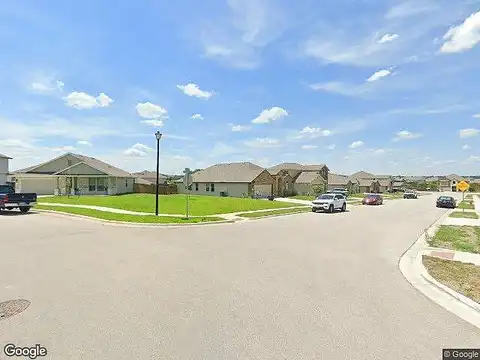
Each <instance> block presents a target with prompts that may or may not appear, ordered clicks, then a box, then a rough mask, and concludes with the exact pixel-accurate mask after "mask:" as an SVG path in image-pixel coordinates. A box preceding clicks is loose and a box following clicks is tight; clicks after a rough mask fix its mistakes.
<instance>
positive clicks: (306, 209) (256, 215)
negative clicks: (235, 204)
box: [238, 207, 312, 218]
mask: <svg viewBox="0 0 480 360" xmlns="http://www.w3.org/2000/svg"><path fill="white" fill-rule="evenodd" d="M310 211H312V209H311V208H310V207H304V208H297V209H284V210H269V211H258V212H253V213H242V214H238V216H240V217H245V218H261V217H265V216H282V215H288V214H298V213H304V212H310Z"/></svg>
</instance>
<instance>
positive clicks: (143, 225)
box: [34, 209, 238, 228]
mask: <svg viewBox="0 0 480 360" xmlns="http://www.w3.org/2000/svg"><path fill="white" fill-rule="evenodd" d="M34 211H36V212H39V213H42V212H44V213H50V214H54V215H58V216H61V217H62V216H63V217H72V218H77V219H82V220H87V221H92V222H96V223H100V224H102V225H110V226H124V227H137V228H156V227H159V228H168V227H170V228H171V227H176V228H178V227H192V226H206V225H221V224H232V223H235V222H237V221H238V220H220V221H210V222H208V221H206V222H201V223H186V224H178V223H163V224H162V223H159V224H157V223H135V222H127V221H115V220H103V219H97V218H93V217H90V216H85V215H78V214H70V213H64V212H60V211H54V210H43V209H34Z"/></svg>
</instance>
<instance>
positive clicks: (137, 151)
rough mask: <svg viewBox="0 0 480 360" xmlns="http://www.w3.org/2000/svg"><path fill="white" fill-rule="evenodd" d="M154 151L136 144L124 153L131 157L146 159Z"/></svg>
mask: <svg viewBox="0 0 480 360" xmlns="http://www.w3.org/2000/svg"><path fill="white" fill-rule="evenodd" d="M152 151H153V149H152V148H150V147H149V146H147V145H144V144H139V143H137V144H135V145H133V146H132V147H130V148H128V149H127V150H125V151H124V152H123V153H124V154H125V155H127V156H131V157H145V156H147V155H148V153H149V152H152Z"/></svg>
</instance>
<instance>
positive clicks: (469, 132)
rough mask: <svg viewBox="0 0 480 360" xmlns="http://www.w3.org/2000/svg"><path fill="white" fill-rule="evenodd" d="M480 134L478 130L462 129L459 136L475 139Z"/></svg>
mask: <svg viewBox="0 0 480 360" xmlns="http://www.w3.org/2000/svg"><path fill="white" fill-rule="evenodd" d="M478 134H480V130H478V129H462V130H460V131H459V136H460V137H461V138H468V137H473V136H477V135H478Z"/></svg>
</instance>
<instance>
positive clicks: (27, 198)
mask: <svg viewBox="0 0 480 360" xmlns="http://www.w3.org/2000/svg"><path fill="white" fill-rule="evenodd" d="M36 202H37V194H34V193H15V189H14V188H13V187H12V186H10V185H0V210H13V209H20V211H21V212H22V213H26V212H28V211H29V210H30V208H31V207H32V206H34V205H35V203H36Z"/></svg>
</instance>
